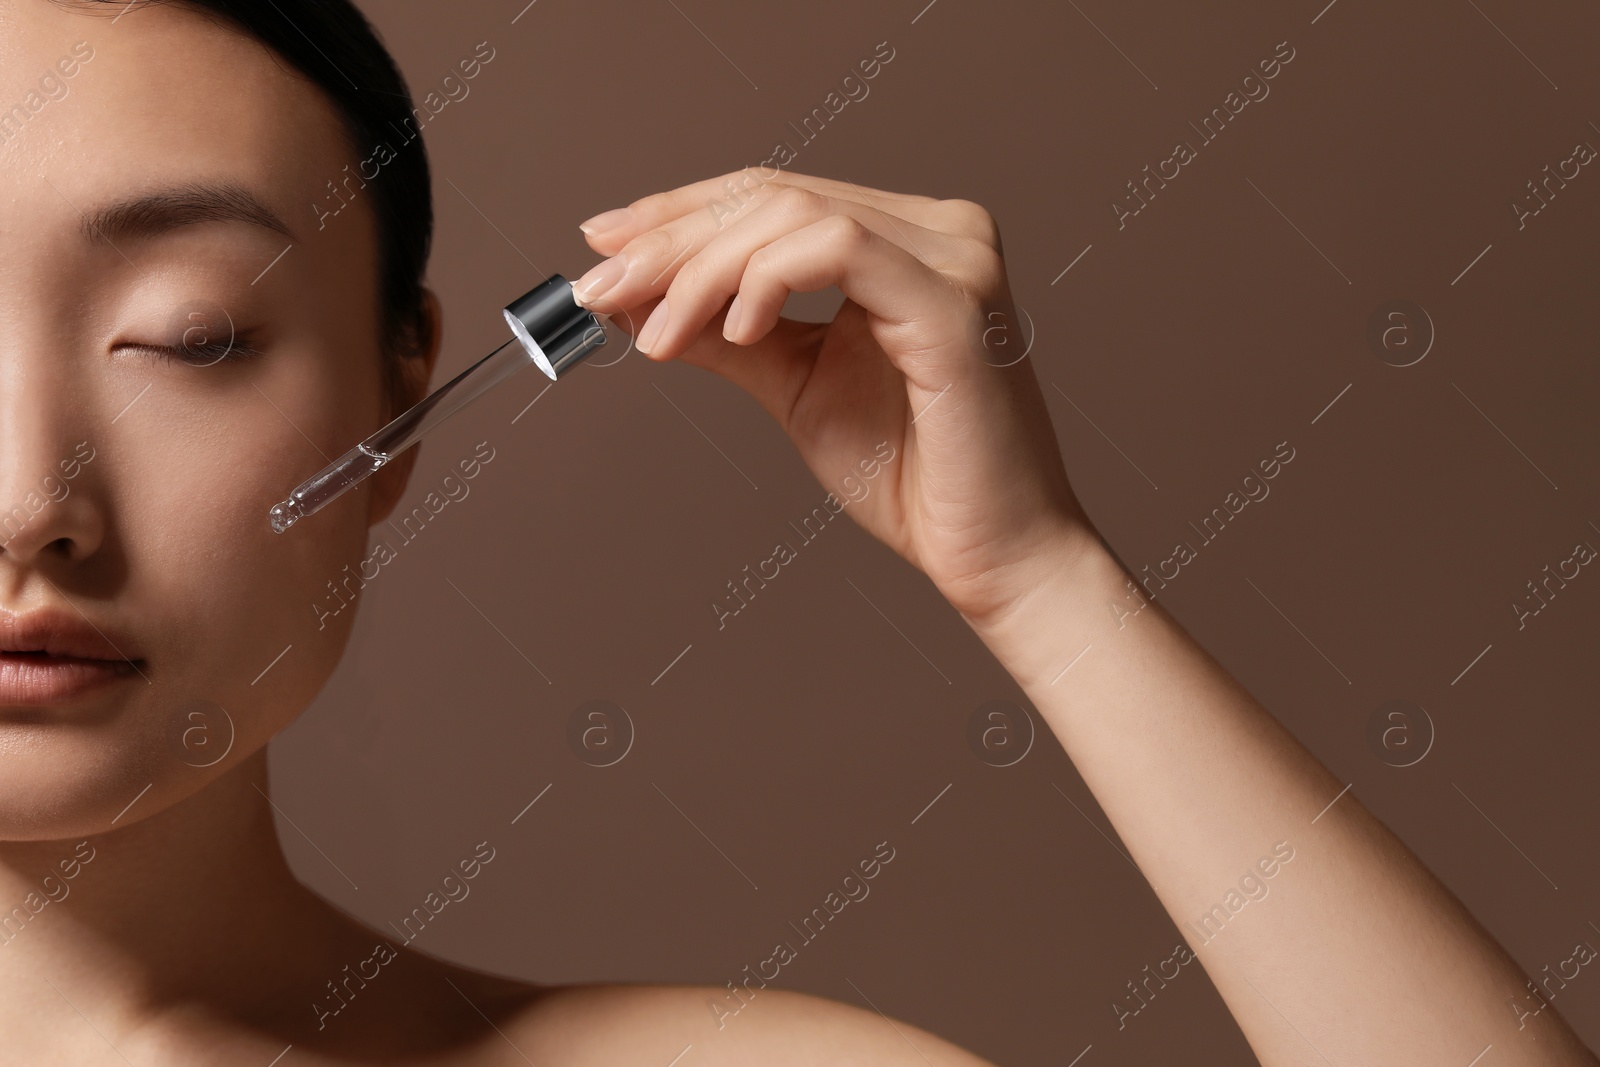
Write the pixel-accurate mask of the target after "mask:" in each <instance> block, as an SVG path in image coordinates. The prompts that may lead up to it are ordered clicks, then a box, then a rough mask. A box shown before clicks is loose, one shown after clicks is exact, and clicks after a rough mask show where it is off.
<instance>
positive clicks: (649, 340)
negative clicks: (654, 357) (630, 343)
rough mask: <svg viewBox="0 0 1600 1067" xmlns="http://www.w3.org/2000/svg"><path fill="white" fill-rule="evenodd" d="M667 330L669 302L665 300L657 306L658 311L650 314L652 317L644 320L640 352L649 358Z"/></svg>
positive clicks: (640, 337)
mask: <svg viewBox="0 0 1600 1067" xmlns="http://www.w3.org/2000/svg"><path fill="white" fill-rule="evenodd" d="M666 328H667V302H666V300H665V299H663V300H662V301H661V303H659V304H657V305H656V309H655V310H654V311H652V312H650V317H649V318H648V319H645V320H644V328H643V329H641V330H640V331H639V340H638V345H639V351H641V352H643V353H644V354H645V355H647V356H648V355H649V354H650V350H651V349H652V348H654V347H655V345H656V342H657V341H658V340H660V339H661V332H662V331H663V330H665V329H666Z"/></svg>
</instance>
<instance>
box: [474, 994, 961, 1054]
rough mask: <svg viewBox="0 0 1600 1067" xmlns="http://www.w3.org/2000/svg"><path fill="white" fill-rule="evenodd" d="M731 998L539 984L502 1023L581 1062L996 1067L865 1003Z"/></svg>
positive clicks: (547, 1050) (513, 1038)
mask: <svg viewBox="0 0 1600 1067" xmlns="http://www.w3.org/2000/svg"><path fill="white" fill-rule="evenodd" d="M729 998H730V994H729V993H728V991H727V990H726V989H719V988H718V987H715V986H696V985H631V984H596V985H575V986H560V987H553V988H546V989H543V990H541V992H540V993H539V995H538V996H537V997H535V998H533V999H532V1000H530V1001H529V1002H528V1003H527V1004H526V1005H524V1007H523V1008H522V1009H521V1010H519V1011H518V1012H517V1013H516V1014H515V1015H514V1016H512V1017H511V1018H510V1019H508V1020H507V1023H506V1025H505V1026H504V1028H503V1029H504V1035H505V1038H506V1040H507V1041H509V1042H511V1043H512V1044H514V1045H516V1046H517V1048H518V1050H519V1051H520V1052H521V1053H522V1054H523V1055H525V1056H527V1057H528V1058H529V1059H531V1060H532V1061H533V1062H535V1063H540V1062H555V1063H566V1064H573V1065H578V1067H583V1065H587V1064H591V1063H593V1064H602V1063H603V1064H614V1063H618V1062H622V1061H624V1060H627V1061H632V1062H640V1063H660V1064H663V1065H665V1064H673V1065H676V1067H691V1065H702V1067H720V1065H723V1064H727V1065H734V1064H738V1065H740V1067H744V1065H747V1064H750V1063H761V1064H765V1065H769V1067H800V1065H811V1064H817V1063H827V1064H834V1065H839V1067H848V1065H852V1064H874V1065H877V1067H900V1065H904V1067H928V1065H933V1067H993V1064H990V1063H989V1061H987V1060H984V1059H982V1058H981V1057H979V1056H976V1055H974V1054H973V1053H971V1052H968V1051H967V1050H966V1049H963V1048H961V1047H960V1046H958V1045H955V1044H953V1043H952V1042H950V1041H948V1040H946V1039H944V1038H941V1037H938V1036H937V1035H935V1034H931V1033H929V1032H928V1031H926V1030H923V1029H921V1028H919V1027H916V1026H913V1025H911V1024H910V1023H907V1022H902V1021H900V1020H899V1019H890V1018H888V1017H886V1016H884V1015H881V1014H879V1013H878V1012H877V1011H874V1010H872V1009H870V1008H858V1007H854V1006H852V1005H850V1004H845V1003H842V1002H840V1001H836V1000H830V999H828V998H826V997H819V996H813V995H811V994H809V993H798V992H792V991H788V990H780V989H775V988H771V987H767V988H764V989H761V990H758V991H757V992H756V993H755V994H754V995H753V996H751V997H750V999H749V1000H748V1001H747V1002H746V1003H745V1004H744V1005H743V1007H742V1008H740V1009H739V1011H738V1012H737V1013H733V1012H730V1011H729V1010H728V1005H729V1004H730V1000H729ZM541 1056H542V1057H543V1059H541Z"/></svg>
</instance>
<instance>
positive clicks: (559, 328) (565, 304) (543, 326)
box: [504, 274, 606, 381]
mask: <svg viewBox="0 0 1600 1067" xmlns="http://www.w3.org/2000/svg"><path fill="white" fill-rule="evenodd" d="M504 314H505V317H506V323H507V324H508V325H510V327H511V332H512V333H514V334H516V335H517V340H518V341H520V342H521V343H522V347H523V348H525V349H527V351H528V355H529V357H530V358H532V360H533V362H534V363H535V364H537V365H538V367H539V369H540V370H542V371H544V373H545V374H546V375H547V376H548V377H549V378H550V379H551V380H552V381H554V380H555V379H557V378H560V377H561V375H563V374H565V373H566V372H567V371H568V370H570V369H572V367H574V366H575V365H576V364H577V363H578V361H579V360H581V359H583V357H584V356H587V355H588V354H589V353H590V352H593V351H594V350H595V349H597V348H599V347H600V346H601V345H603V344H605V343H606V330H605V327H604V326H602V325H601V324H600V320H599V319H597V318H595V316H594V313H593V312H592V311H590V310H589V309H588V308H586V307H583V306H582V305H580V304H579V303H578V302H577V301H576V300H574V299H573V297H572V283H571V282H569V281H567V280H566V279H565V278H563V277H562V276H561V275H559V274H552V275H550V277H548V278H546V279H545V280H544V281H542V282H540V283H539V284H538V285H537V286H535V287H534V288H532V289H530V290H528V291H527V292H526V293H524V294H523V295H522V296H520V297H518V298H517V299H516V300H514V301H513V302H512V303H510V304H508V305H507V306H506V309H505V312H504Z"/></svg>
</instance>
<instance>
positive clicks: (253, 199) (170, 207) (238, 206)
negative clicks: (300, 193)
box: [82, 184, 300, 243]
mask: <svg viewBox="0 0 1600 1067" xmlns="http://www.w3.org/2000/svg"><path fill="white" fill-rule="evenodd" d="M202 222H244V223H249V224H250V225H253V226H260V227H263V228H265V229H268V230H273V231H275V232H277V233H280V234H282V235H283V236H285V237H287V238H288V239H289V240H291V241H294V242H296V243H298V242H299V240H300V239H299V238H298V237H296V236H295V233H294V231H293V230H291V229H289V226H288V224H287V223H285V222H284V221H283V219H281V218H279V217H278V214H277V212H275V211H273V210H272V209H271V208H269V207H268V206H267V205H266V204H265V203H263V202H262V200H261V199H260V198H259V197H257V196H256V195H255V194H254V193H252V192H250V190H248V189H246V188H244V187H243V186H240V185H232V184H220V185H186V186H181V187H177V188H172V189H159V190H157V191H155V192H151V193H144V194H141V195H139V196H136V197H133V198H132V199H129V200H123V201H119V202H118V203H115V204H110V205H108V206H106V207H102V208H97V209H95V210H94V211H91V212H89V213H88V214H87V215H85V216H84V219H83V226H82V232H83V235H84V237H85V238H86V239H87V240H89V241H90V242H92V243H114V242H115V241H117V240H118V239H122V240H136V239H138V238H148V237H158V236H160V235H162V234H165V233H168V232H170V231H172V230H175V229H178V228H179V227H181V226H192V225H195V224H197V223H202Z"/></svg>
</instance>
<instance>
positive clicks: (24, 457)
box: [0, 359, 105, 577]
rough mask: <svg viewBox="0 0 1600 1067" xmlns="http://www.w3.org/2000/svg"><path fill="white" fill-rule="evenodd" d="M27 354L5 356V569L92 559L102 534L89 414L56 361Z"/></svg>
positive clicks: (1, 384) (1, 392)
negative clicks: (54, 365)
mask: <svg viewBox="0 0 1600 1067" xmlns="http://www.w3.org/2000/svg"><path fill="white" fill-rule="evenodd" d="M22 362H23V363H25V364H27V365H26V366H19V365H18V362H17V361H15V360H7V359H0V574H3V572H4V571H5V570H6V569H8V568H7V564H8V563H10V564H14V565H16V566H21V567H31V568H39V567H44V566H48V565H50V564H52V563H53V564H56V565H59V564H60V563H63V562H77V561H81V560H84V559H87V558H88V557H90V556H92V555H93V554H94V553H95V552H96V551H97V550H98V549H99V548H100V545H101V542H102V540H103V539H104V536H105V523H104V516H103V513H102V511H101V509H100V508H99V507H98V505H97V504H96V503H95V501H94V500H93V499H92V497H93V494H92V493H91V492H90V491H89V486H90V484H91V479H90V477H89V476H88V473H87V470H88V468H89V467H90V465H92V464H93V462H94V460H95V458H96V456H97V451H96V448H95V444H94V436H95V435H94V433H93V427H92V426H91V425H90V419H89V418H87V417H86V413H85V412H84V411H83V410H82V406H81V405H80V404H77V403H75V401H74V398H73V397H72V396H71V395H69V392H70V391H69V389H68V387H67V383H66V382H65V381H64V380H62V379H63V378H64V375H62V374H61V373H59V369H58V368H50V367H49V366H48V365H47V364H46V362H44V361H37V360H24V361H22ZM53 371H55V372H53ZM13 577H14V576H13Z"/></svg>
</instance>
